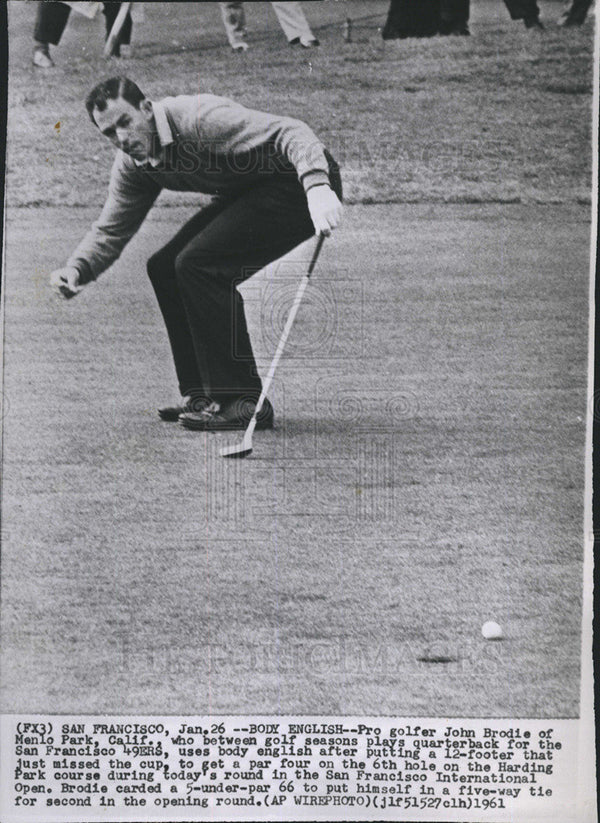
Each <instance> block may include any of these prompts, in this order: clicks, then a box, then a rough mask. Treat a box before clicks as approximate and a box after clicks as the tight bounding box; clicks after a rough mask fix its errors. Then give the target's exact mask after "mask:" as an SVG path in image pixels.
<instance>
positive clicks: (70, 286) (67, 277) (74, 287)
mask: <svg viewBox="0 0 600 823" xmlns="http://www.w3.org/2000/svg"><path fill="white" fill-rule="evenodd" d="M50 285H51V286H53V287H54V288H55V289H56V290H57V291H58V294H59V295H60V296H61V297H64V299H65V300H68V299H69V298H70V297H75V295H76V294H79V292H80V291H81V289H82V288H83V286H80V285H79V270H78V269H76V268H74V267H73V266H66V267H65V268H64V269H56V270H55V271H53V272H52V274H51V275H50Z"/></svg>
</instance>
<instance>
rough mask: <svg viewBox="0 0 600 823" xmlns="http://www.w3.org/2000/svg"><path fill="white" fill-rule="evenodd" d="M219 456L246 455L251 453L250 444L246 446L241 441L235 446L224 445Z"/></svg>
mask: <svg viewBox="0 0 600 823" xmlns="http://www.w3.org/2000/svg"><path fill="white" fill-rule="evenodd" d="M220 454H221V457H248V455H249V454H252V446H250V447H248V446H247V445H246V444H245V443H244V442H243V441H242V442H241V443H238V444H237V446H226V447H225V448H224V449H221V452H220Z"/></svg>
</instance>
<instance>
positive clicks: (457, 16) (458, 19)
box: [440, 0, 470, 35]
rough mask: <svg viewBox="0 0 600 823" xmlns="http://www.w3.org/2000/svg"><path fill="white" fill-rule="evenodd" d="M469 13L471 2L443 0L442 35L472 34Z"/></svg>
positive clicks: (466, 0) (441, 15) (441, 13)
mask: <svg viewBox="0 0 600 823" xmlns="http://www.w3.org/2000/svg"><path fill="white" fill-rule="evenodd" d="M469 11H470V8H469V0H441V3H440V34H457V35H468V34H470V31H469Z"/></svg>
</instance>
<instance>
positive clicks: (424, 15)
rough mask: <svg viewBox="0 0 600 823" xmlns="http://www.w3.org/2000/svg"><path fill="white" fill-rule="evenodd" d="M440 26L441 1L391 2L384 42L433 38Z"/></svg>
mask: <svg viewBox="0 0 600 823" xmlns="http://www.w3.org/2000/svg"><path fill="white" fill-rule="evenodd" d="M439 25H440V0H391V2H390V8H389V10H388V16H387V20H386V23H385V26H384V28H383V31H382V33H381V36H382V37H383V39H384V40H397V39H399V38H400V39H403V38H405V37H433V35H434V34H437V33H438V30H439Z"/></svg>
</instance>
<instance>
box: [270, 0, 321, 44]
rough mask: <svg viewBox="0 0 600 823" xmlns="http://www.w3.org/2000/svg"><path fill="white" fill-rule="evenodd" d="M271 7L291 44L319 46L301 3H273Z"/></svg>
mask: <svg viewBox="0 0 600 823" xmlns="http://www.w3.org/2000/svg"><path fill="white" fill-rule="evenodd" d="M271 5H272V6H273V11H274V12H275V14H276V15H277V19H278V20H279V25H280V26H281V28H282V29H283V33H284V34H285V36H286V37H287V39H288V42H289V43H300V44H302V45H303V46H311V45H317V43H318V41H317V38H316V37H315V36H314V34H313V33H312V31H311V30H310V26H309V24H308V20H307V19H306V16H305V14H304V11H303V10H302V6H301V5H300V3H292V2H285V3H271Z"/></svg>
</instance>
